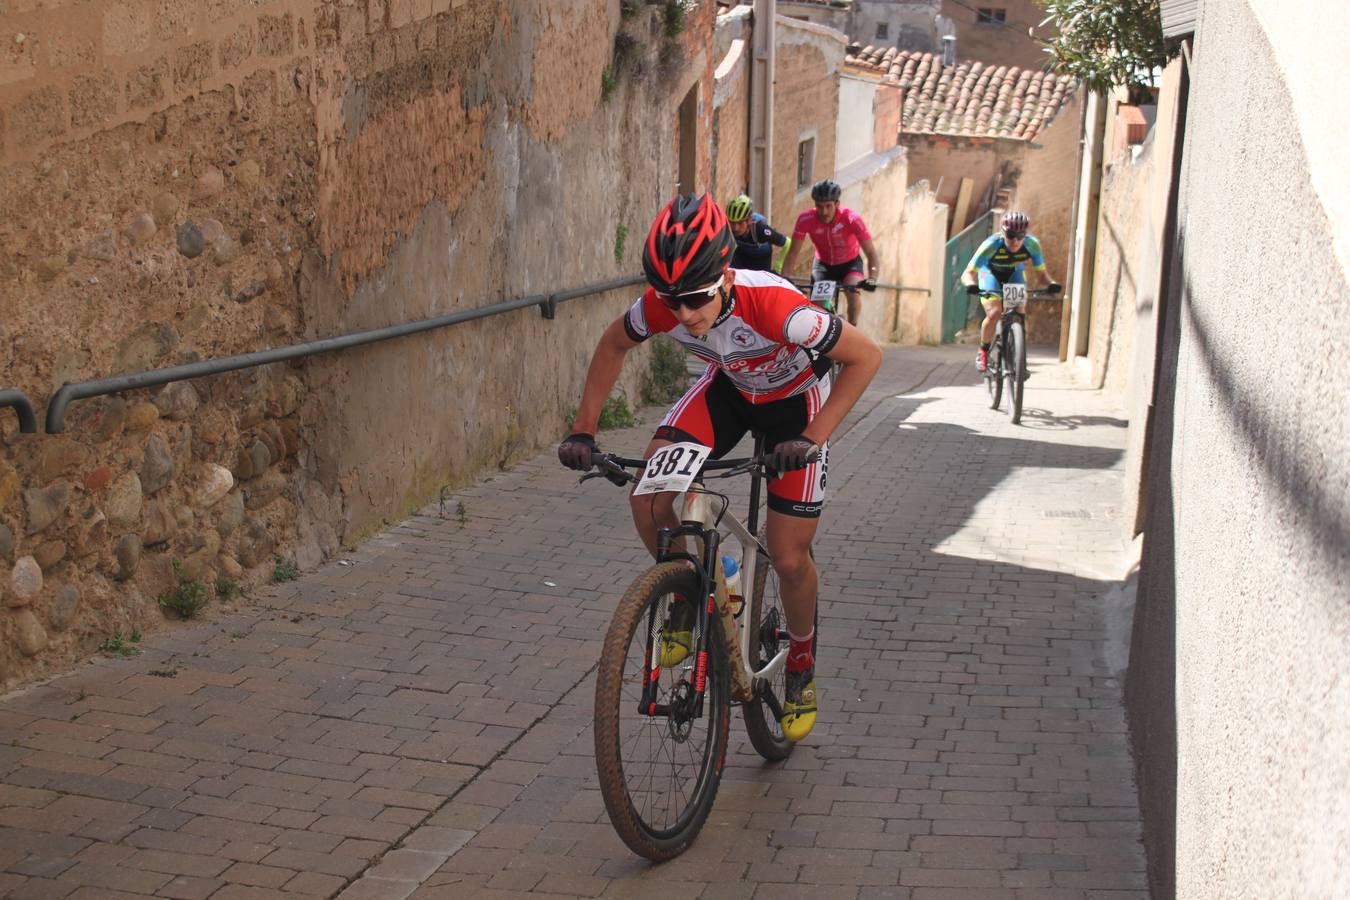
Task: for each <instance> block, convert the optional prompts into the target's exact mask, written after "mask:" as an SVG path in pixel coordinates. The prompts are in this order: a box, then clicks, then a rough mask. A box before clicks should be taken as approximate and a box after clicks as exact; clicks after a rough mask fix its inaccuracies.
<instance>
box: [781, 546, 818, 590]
mask: <svg viewBox="0 0 1350 900" xmlns="http://www.w3.org/2000/svg"><path fill="white" fill-rule="evenodd" d="M812 566H813V563H812V562H811V552H810V545H807V546H805V547H787V548H781V547H780V548H778V550H777V552H776V553H775V554H774V557H773V568H774V571H775V572H777V573H778V577H779V578H781V579H783V580H785V581H789V582H791V581H798V580H800V579H803V578H806V577H807V576H808V575H810V574H811V568H812Z"/></svg>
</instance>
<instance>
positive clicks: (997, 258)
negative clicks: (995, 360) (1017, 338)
mask: <svg viewBox="0 0 1350 900" xmlns="http://www.w3.org/2000/svg"><path fill="white" fill-rule="evenodd" d="M1030 225H1031V220H1030V219H1028V218H1027V214H1026V213H1024V212H1018V211H1016V210H1013V211H1011V212H1007V213H1005V214H1004V215H1003V222H1002V226H1003V227H1002V229H1001V230H1000V231H998V232H996V233H995V234H991V235H990V236H989V237H987V238H985V241H984V243H983V244H980V248H979V249H978V250H976V251H975V255H974V256H973V257H971V260H970V265H968V266H966V270H965V271H964V272H962V273H961V283H962V284H964V285H965V286H966V293H967V294H976V295H979V297H980V302H981V304H982V305H983V306H984V324H983V326H982V327H981V328H980V350H979V352H978V353H977V354H976V355H975V366H976V368H978V369H979V370H980V371H981V372H983V371H984V370H985V366H986V364H987V363H988V360H989V342H990V341H992V340H993V339H994V328H995V326H996V325H997V324H998V320H999V317H1000V316H1002V315H1003V285H1005V284H1026V283H1027V281H1026V276H1025V270H1026V264H1027V263H1028V262H1030V263H1031V266H1032V268H1033V269H1034V270H1035V272H1036V276H1037V278H1038V279H1039V280H1040V281H1041V282H1042V283H1043V284H1045V286H1046V292H1047V293H1050V294H1058V293H1059V292H1060V291H1061V290H1062V288H1061V287H1060V285H1059V284H1058V283H1057V282H1056V281H1055V280H1054V279H1052V278H1051V277H1050V273H1049V272H1048V271H1046V267H1045V254H1044V253H1043V252H1042V251H1041V242H1040V241H1038V240H1036V236H1035V235H1033V234H1028V233H1027V229H1028V228H1029V227H1030Z"/></svg>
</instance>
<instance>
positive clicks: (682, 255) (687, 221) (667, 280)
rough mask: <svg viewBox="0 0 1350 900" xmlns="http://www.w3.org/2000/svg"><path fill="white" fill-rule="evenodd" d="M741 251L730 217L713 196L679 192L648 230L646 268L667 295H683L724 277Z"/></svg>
mask: <svg viewBox="0 0 1350 900" xmlns="http://www.w3.org/2000/svg"><path fill="white" fill-rule="evenodd" d="M735 249H736V236H735V235H733V234H732V233H731V226H729V225H728V224H727V215H726V213H724V212H722V207H720V206H718V205H717V203H716V201H714V200H713V198H712V197H711V196H709V195H707V194H704V195H703V196H701V197H695V196H694V195H693V194H687V195H676V197H675V199H673V200H671V201H670V202H669V203H667V204H666V207H665V209H663V210H661V212H660V214H659V215H658V216H657V217H656V221H655V222H652V229H651V231H649V232H648V233H647V243H646V244H644V245H643V247H642V271H643V273H644V274H646V276H647V283H648V284H650V285H651V286H652V287H654V288H656V290H658V291H660V292H661V293H663V294H683V293H686V292H687V291H692V290H696V289H697V288H701V287H703V286H705V285H709V284H712V283H713V282H714V281H716V280H717V279H718V278H720V277H721V275H722V272H723V271H724V270H725V269H726V267H727V266H728V265H730V264H731V255H732V252H733V251H734V250H735Z"/></svg>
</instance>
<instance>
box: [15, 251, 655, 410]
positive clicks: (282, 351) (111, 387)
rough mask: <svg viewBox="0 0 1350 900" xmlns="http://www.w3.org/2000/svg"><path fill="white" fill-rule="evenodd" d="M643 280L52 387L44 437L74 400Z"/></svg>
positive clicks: (548, 306) (550, 306)
mask: <svg viewBox="0 0 1350 900" xmlns="http://www.w3.org/2000/svg"><path fill="white" fill-rule="evenodd" d="M644 280H645V279H644V278H643V277H642V276H641V275H631V276H628V277H625V278H615V279H612V280H610V281H604V282H601V283H600V284H593V285H590V286H588V287H583V288H574V289H572V290H568V291H556V292H554V293H552V294H535V295H533V296H529V297H522V298H521V299H519V300H507V301H504V302H502V303H493V304H491V305H489V306H480V307H478V308H477V309H468V310H464V311H462V312H457V313H449V314H447V315H444V316H435V317H433V318H430V319H420V320H418V321H416V322H404V323H403V324H401V325H389V326H387V327H385V328H376V329H374V330H371V331H358V332H355V333H353V334H347V335H343V336H342V337H335V338H323V339H322V340H317V341H307V342H306V343H303V344H292V345H291V346H289V347H277V348H274V349H271V350H258V351H255V352H253V353H244V354H241V355H239V356H225V357H221V358H220V359H205V360H202V361H200V362H195V363H187V364H185V365H181V366H170V367H169V368H167V369H152V370H150V371H148V372H136V373H134V374H131V375H114V376H112V377H111V378H98V379H94V380H92V381H75V382H67V383H65V384H63V385H61V387H59V388H57V390H56V393H55V394H52V398H51V400H50V401H49V402H48V404H47V422H46V427H47V433H48V434H60V433H61V432H63V431H64V430H65V415H66V407H67V406H68V405H69V404H70V403H71V401H74V400H84V399H87V398H89V397H99V396H103V395H105V394H116V393H119V392H121V391H130V390H135V389H137V388H146V387H154V386H155V385H160V384H168V383H169V382H171V381H183V380H185V379H188V378H201V377H202V376H204V375H219V374H221V373H222V372H233V371H235V370H236V369H247V368H250V367H252V366H264V365H268V364H270V363H274V362H284V361H285V360H288V359H298V358H300V357H303V356H313V355H314V354H316V353H330V352H332V351H334V350H345V349H347V348H348V347H358V346H361V345H362V344H373V343H375V342H376V341H386V340H389V339H390V338H396V337H404V336H406V335H409V334H417V333H418V332H422V331H431V330H432V329H434V328H444V327H445V326H447V325H458V324H459V323H461V322H469V321H472V320H474V319H486V318H489V317H490V316H497V315H501V314H503V313H508V312H513V311H515V310H517V309H524V308H526V307H528V306H538V307H539V312H540V313H541V314H542V315H543V317H544V318H545V319H552V318H553V314H554V312H555V311H556V310H557V308H558V304H559V303H563V302H565V301H568V300H575V299H576V298H578V297H584V296H586V295H587V294H600V293H604V292H605V291H612V290H616V289H618V288H621V287H628V286H630V285H634V284H640V283H642V282H644ZM30 415H31V407H30ZM22 417H23V416H22V413H20V419H21V420H22Z"/></svg>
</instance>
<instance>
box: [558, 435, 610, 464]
mask: <svg viewBox="0 0 1350 900" xmlns="http://www.w3.org/2000/svg"><path fill="white" fill-rule="evenodd" d="M599 452H600V447H599V446H597V445H596V443H595V435H592V434H586V433H584V432H579V433H577V434H569V435H568V436H567V439H566V440H565V441H563V442H562V443H561V444H559V445H558V461H559V462H561V463H562V464H563V465H564V466H567V468H569V469H576V470H577V471H579V472H585V471H586V470H587V469H589V468H590V467H591V457H592V456H593V455H594V454H596V453H599Z"/></svg>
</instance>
